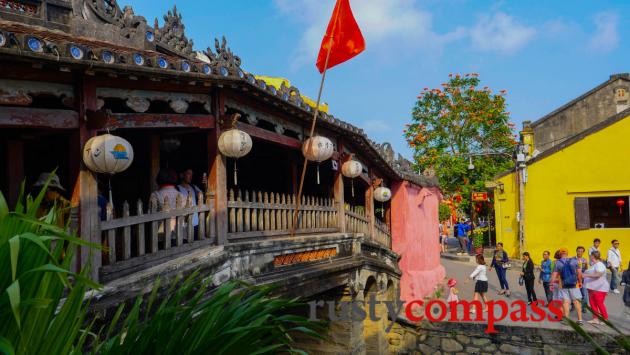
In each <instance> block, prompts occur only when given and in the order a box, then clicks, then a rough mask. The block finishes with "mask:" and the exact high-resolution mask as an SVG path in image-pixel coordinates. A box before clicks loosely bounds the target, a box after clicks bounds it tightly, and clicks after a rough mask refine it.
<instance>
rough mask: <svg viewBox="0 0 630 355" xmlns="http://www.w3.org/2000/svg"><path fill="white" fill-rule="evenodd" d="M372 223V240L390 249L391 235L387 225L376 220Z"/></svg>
mask: <svg viewBox="0 0 630 355" xmlns="http://www.w3.org/2000/svg"><path fill="white" fill-rule="evenodd" d="M375 221H376V223H374V240H376V242H377V243H379V244H380V245H383V246H386V247H388V248H390V249H391V247H392V233H391V232H390V230H389V226H387V224H385V223H383V222H381V221H380V220H378V219H376V220H375Z"/></svg>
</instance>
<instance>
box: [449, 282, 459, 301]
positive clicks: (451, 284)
mask: <svg viewBox="0 0 630 355" xmlns="http://www.w3.org/2000/svg"><path fill="white" fill-rule="evenodd" d="M455 285H457V280H455V279H448V297H447V298H446V302H447V303H448V302H459V296H458V295H457V294H458V293H459V291H458V290H457V289H456V288H455Z"/></svg>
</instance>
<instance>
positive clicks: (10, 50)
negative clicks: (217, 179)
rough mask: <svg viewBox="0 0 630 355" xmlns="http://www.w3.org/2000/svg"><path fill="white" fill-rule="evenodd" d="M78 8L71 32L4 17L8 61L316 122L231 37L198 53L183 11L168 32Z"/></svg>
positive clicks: (343, 125)
mask: <svg viewBox="0 0 630 355" xmlns="http://www.w3.org/2000/svg"><path fill="white" fill-rule="evenodd" d="M14 2H18V1H14ZM72 9H73V13H74V14H73V15H72V17H71V19H70V20H69V21H68V23H67V25H68V26H70V27H71V30H70V31H69V32H68V31H60V30H57V29H56V28H58V27H55V26H53V24H50V23H48V22H45V21H44V22H42V21H38V22H32V21H26V20H23V21H22V20H20V21H18V22H16V20H15V19H16V18H15V17H11V16H8V15H6V14H5V12H3V11H0V59H1V60H10V61H22V62H27V63H29V64H31V65H32V66H33V67H35V68H46V69H49V68H50V69H53V70H59V71H66V72H71V71H83V72H86V71H89V72H91V73H93V74H105V75H110V76H115V77H119V78H120V77H126V78H130V79H138V78H146V79H149V80H154V81H156V80H157V81H160V80H165V81H176V82H181V83H188V84H193V85H202V86H207V87H229V88H234V89H240V90H242V91H243V95H247V96H253V97H254V98H256V99H259V100H261V99H262V100H263V101H265V102H267V104H272V105H274V106H275V107H277V108H279V109H281V110H283V111H285V112H286V113H287V114H288V115H290V116H291V117H295V118H297V119H298V120H301V121H302V122H304V123H308V122H310V121H311V120H312V116H313V110H314V108H313V107H311V106H309V105H308V104H306V103H305V102H304V101H303V100H302V98H301V96H300V92H299V90H298V89H297V88H296V87H287V86H285V85H282V86H281V87H280V88H279V89H276V88H275V87H273V86H271V85H267V84H266V83H265V82H264V81H263V80H260V79H256V78H255V76H254V75H253V74H251V73H247V72H245V71H244V70H242V69H241V68H240V65H241V59H240V58H239V57H238V56H237V55H235V54H234V53H233V52H232V50H231V49H230V48H229V47H228V46H227V41H226V39H225V38H222V40H221V41H219V40H215V48H214V51H212V50H211V49H210V48H208V49H207V50H206V51H205V52H204V53H203V54H201V53H198V52H197V53H195V52H193V50H192V44H193V43H192V41H191V40H189V39H188V38H187V37H186V36H185V33H184V26H183V23H182V17H181V14H179V13H178V12H177V9H176V8H174V9H173V10H172V11H169V13H168V14H167V15H166V16H165V18H164V19H165V23H164V25H163V26H162V27H158V26H157V25H155V26H153V27H152V26H149V25H147V24H146V20H145V19H144V18H143V17H141V16H136V15H135V14H134V13H133V10H132V9H131V8H130V7H126V8H125V9H123V10H120V9H119V8H118V6H117V4H116V1H115V0H102V1H101V0H99V1H97V0H75V1H73V2H72ZM22 18H27V16H26V15H24V16H21V17H19V19H22ZM7 20H10V21H7ZM42 24H43V26H42ZM121 38H122V39H121ZM77 54H80V55H77ZM141 99H142V98H141ZM168 100H169V103H171V102H172V103H173V106H174V107H173V106H172V108H173V110H174V111H175V112H179V111H183V110H184V106H185V104H184V102H183V101H186V100H183V101H182V100H177V99H174V100H173V99H170V98H169V99H168ZM141 101H142V100H140V101H139V102H130V103H129V105H131V106H129V107H131V108H132V109H133V110H134V111H136V112H142V110H143V108H144V107H145V106H146V102H141ZM318 123H319V126H320V127H323V128H325V129H327V130H330V131H332V132H337V133H338V134H339V135H340V136H342V137H344V139H346V140H349V141H351V142H352V143H353V145H355V146H356V147H357V148H358V149H360V150H361V153H362V156H363V157H365V159H369V160H371V162H372V164H371V165H373V166H375V167H377V168H378V169H379V170H381V171H382V172H383V173H384V174H386V175H387V177H389V178H393V179H406V180H413V182H414V183H417V184H421V185H422V186H436V185H437V182H436V181H435V179H434V178H427V177H423V176H421V175H418V174H416V173H415V172H414V171H413V170H412V169H411V164H410V163H409V162H408V161H406V160H404V159H403V158H402V157H400V156H399V157H398V159H394V153H393V150H392V149H391V146H390V145H389V144H383V145H379V144H377V143H375V142H374V141H372V140H371V139H369V137H368V136H367V135H366V133H365V132H364V131H363V129H361V128H358V127H356V126H353V125H352V124H349V123H347V122H344V121H342V120H340V119H338V118H336V117H334V116H333V115H331V114H327V113H324V112H320V113H319V116H318Z"/></svg>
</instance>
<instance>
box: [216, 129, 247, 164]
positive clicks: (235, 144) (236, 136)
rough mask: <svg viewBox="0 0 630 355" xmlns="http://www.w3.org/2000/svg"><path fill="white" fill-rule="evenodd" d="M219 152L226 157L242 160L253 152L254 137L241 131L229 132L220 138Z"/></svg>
mask: <svg viewBox="0 0 630 355" xmlns="http://www.w3.org/2000/svg"><path fill="white" fill-rule="evenodd" d="M219 150H220V151H221V154H223V155H225V156H226V157H230V158H236V159H238V158H242V157H244V156H246V155H247V153H249V151H250V150H252V137H250V136H249V134H247V133H245V132H243V131H241V130H239V129H230V130H227V131H225V132H223V133H221V136H219Z"/></svg>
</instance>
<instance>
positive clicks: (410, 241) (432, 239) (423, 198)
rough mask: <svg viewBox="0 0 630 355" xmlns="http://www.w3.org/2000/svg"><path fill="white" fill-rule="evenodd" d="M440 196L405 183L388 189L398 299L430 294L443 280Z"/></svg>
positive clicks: (429, 190)
mask: <svg viewBox="0 0 630 355" xmlns="http://www.w3.org/2000/svg"><path fill="white" fill-rule="evenodd" d="M441 198H442V194H441V193H440V190H439V189H438V188H426V187H420V186H417V185H414V184H412V183H410V182H408V181H402V182H396V183H394V185H393V188H392V203H391V208H392V214H391V216H392V247H393V249H394V251H395V252H396V253H398V254H400V255H401V259H400V262H399V266H400V269H401V271H402V277H401V280H400V297H401V299H402V300H405V301H411V300H414V299H420V298H422V297H424V296H427V295H430V294H432V293H433V292H434V287H435V286H436V285H437V284H438V283H439V282H440V281H442V279H444V276H445V274H446V273H445V271H444V267H443V266H442V265H441V264H440V242H439V229H438V228H439V227H438V223H439V217H438V208H439V203H440V200H441Z"/></svg>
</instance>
